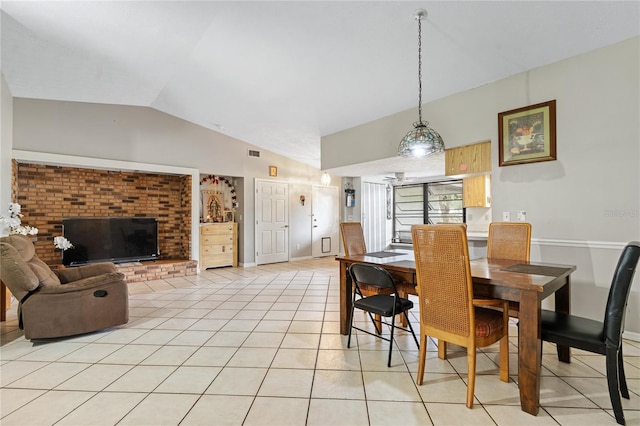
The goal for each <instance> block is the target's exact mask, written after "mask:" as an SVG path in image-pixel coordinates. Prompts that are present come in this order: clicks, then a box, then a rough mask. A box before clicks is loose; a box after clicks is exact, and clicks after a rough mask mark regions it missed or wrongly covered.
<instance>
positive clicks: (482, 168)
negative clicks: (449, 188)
mask: <svg viewBox="0 0 640 426" xmlns="http://www.w3.org/2000/svg"><path fill="white" fill-rule="evenodd" d="M444 164H445V175H446V176H456V175H468V174H475V173H490V172H491V141H487V142H481V143H476V144H473V145H465V146H459V147H456V148H450V149H447V150H445V151H444Z"/></svg>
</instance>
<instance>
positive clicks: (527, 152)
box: [498, 99, 556, 167]
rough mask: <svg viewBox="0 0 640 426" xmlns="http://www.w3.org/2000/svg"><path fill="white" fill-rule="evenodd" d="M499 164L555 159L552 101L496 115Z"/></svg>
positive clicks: (507, 164) (508, 164)
mask: <svg viewBox="0 0 640 426" xmlns="http://www.w3.org/2000/svg"><path fill="white" fill-rule="evenodd" d="M498 152H499V163H498V165H499V166H501V167H502V166H511V165H514V164H525V163H536V162H539V161H551V160H555V159H556V101H555V99H554V100H552V101H548V102H542V103H539V104H535V105H530V106H526V107H522V108H518V109H512V110H510V111H504V112H501V113H499V114H498Z"/></svg>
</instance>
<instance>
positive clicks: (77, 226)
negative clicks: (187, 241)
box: [62, 217, 160, 266]
mask: <svg viewBox="0 0 640 426" xmlns="http://www.w3.org/2000/svg"><path fill="white" fill-rule="evenodd" d="M62 235H63V236H64V237H65V238H66V239H68V240H69V241H70V242H71V244H73V246H74V247H73V248H71V249H67V250H64V251H63V252H62V263H63V264H64V265H67V266H73V265H81V264H84V263H95V262H114V263H122V262H137V261H141V260H155V259H158V258H159V254H160V253H159V251H158V220H157V219H156V218H154V217H74V218H65V219H62Z"/></svg>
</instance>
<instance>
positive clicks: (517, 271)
mask: <svg viewBox="0 0 640 426" xmlns="http://www.w3.org/2000/svg"><path fill="white" fill-rule="evenodd" d="M336 260H337V261H338V262H339V263H340V333H341V334H343V335H346V334H349V326H350V314H351V304H352V291H353V290H352V282H351V277H350V276H349V273H348V268H349V265H351V264H353V263H367V264H373V265H378V266H380V267H382V268H384V269H386V270H387V271H389V273H390V274H391V276H392V277H393V278H394V280H395V282H396V287H397V289H398V292H400V293H404V294H414V295H417V291H416V284H417V282H416V266H415V262H414V257H413V251H412V250H404V249H393V250H385V251H379V252H371V253H365V254H358V255H351V256H337V257H336ZM470 266H471V278H472V281H473V293H474V297H476V298H494V299H501V300H507V301H509V305H510V309H509V312H510V315H512V316H517V318H518V329H519V331H518V332H519V338H518V387H519V391H520V406H521V408H522V411H525V412H527V413H529V414H532V415H537V414H538V411H539V409H540V371H541V364H542V339H541V337H540V336H541V330H540V314H541V309H542V301H543V300H544V299H546V298H547V297H549V296H550V295H552V294H553V295H554V299H555V310H556V311H557V312H561V313H567V314H568V313H570V296H571V293H570V291H571V281H570V277H571V273H572V272H573V271H575V270H576V266H575V265H559V264H553V263H539V262H528V261H521V260H510V259H493V258H492V259H488V258H481V259H473V260H471V261H470ZM557 350H558V358H559V360H561V361H565V362H569V358H570V355H571V354H570V349H569V347H568V346H558V348H557Z"/></svg>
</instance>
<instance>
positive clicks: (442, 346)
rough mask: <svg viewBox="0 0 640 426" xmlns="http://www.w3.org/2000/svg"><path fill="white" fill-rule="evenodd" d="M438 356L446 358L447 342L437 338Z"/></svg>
mask: <svg viewBox="0 0 640 426" xmlns="http://www.w3.org/2000/svg"><path fill="white" fill-rule="evenodd" d="M438 358H440V359H447V342H445V341H444V340H442V339H438Z"/></svg>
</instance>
